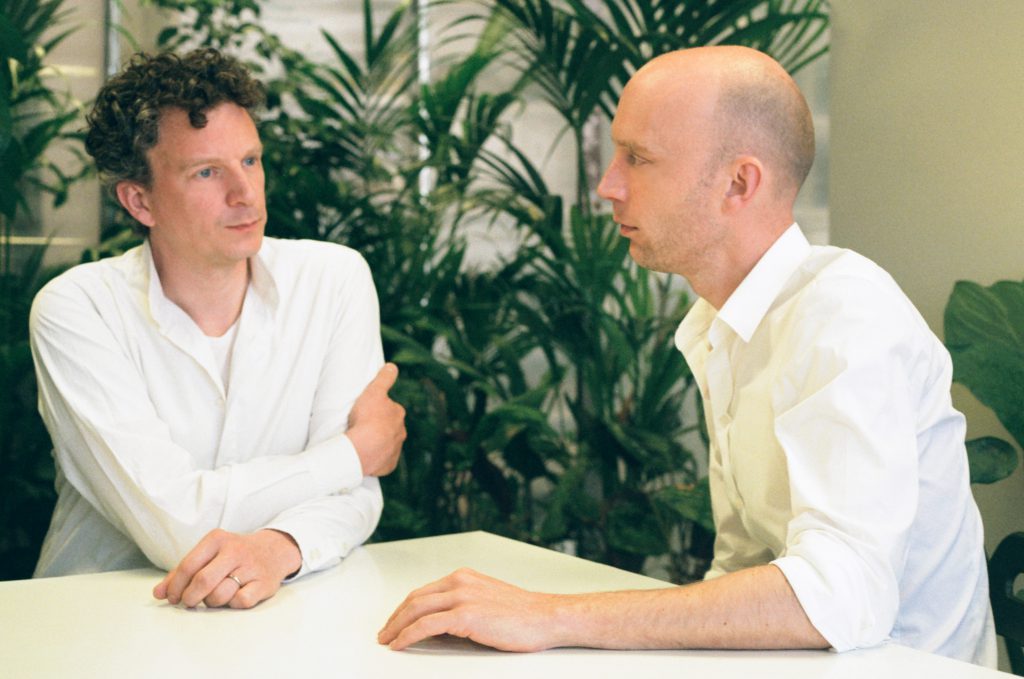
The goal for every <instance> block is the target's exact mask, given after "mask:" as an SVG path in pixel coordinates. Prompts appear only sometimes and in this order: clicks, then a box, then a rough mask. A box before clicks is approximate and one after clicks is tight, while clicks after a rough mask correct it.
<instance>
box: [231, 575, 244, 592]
mask: <svg viewBox="0 0 1024 679" xmlns="http://www.w3.org/2000/svg"><path fill="white" fill-rule="evenodd" d="M228 578H230V579H231V580H234V581H235V584H236V585H238V589H242V587H243V586H244V585H242V581H241V580H239V579H238V576H237V575H235V574H234V573H229V574H228Z"/></svg>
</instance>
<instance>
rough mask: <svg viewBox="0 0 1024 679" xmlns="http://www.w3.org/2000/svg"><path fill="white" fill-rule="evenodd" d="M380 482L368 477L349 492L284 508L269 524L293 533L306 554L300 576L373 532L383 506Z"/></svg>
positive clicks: (333, 559)
mask: <svg viewBox="0 0 1024 679" xmlns="http://www.w3.org/2000/svg"><path fill="white" fill-rule="evenodd" d="M383 504H384V501H383V496H382V495H381V491H380V482H379V481H378V480H377V479H376V478H372V477H368V478H366V479H364V480H363V483H362V484H361V485H360V486H359V487H357V488H355V489H353V490H352V491H350V492H348V493H343V494H339V495H332V496H330V497H325V498H318V499H316V500H313V501H310V502H306V503H303V504H302V505H299V506H297V507H293V508H291V509H289V510H287V511H285V512H282V513H281V514H280V515H279V516H277V517H276V518H275V519H274V520H273V521H271V522H269V523H268V524H267V527H268V528H271V529H274V530H278V531H281V532H284V533H287V534H288V535H290V536H291V537H292V538H293V539H294V540H295V541H296V543H297V544H298V547H299V551H300V552H301V556H302V563H301V570H299V572H298V573H295V575H296V577H298V576H302V575H305V574H307V573H311V572H314V571H319V570H323V569H325V568H330V567H331V566H333V565H334V564H336V563H338V561H339V560H340V559H343V558H344V557H346V556H347V555H348V553H349V552H351V551H352V550H353V549H354V548H356V547H358V546H359V545H361V544H362V543H363V542H365V541H366V539H367V538H369V537H370V535H371V534H372V533H373V531H374V529H375V528H376V527H377V522H378V521H379V520H380V515H381V510H382V509H383Z"/></svg>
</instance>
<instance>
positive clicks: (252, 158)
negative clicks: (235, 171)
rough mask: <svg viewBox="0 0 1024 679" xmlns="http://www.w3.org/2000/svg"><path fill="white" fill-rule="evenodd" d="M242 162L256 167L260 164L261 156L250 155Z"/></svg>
mask: <svg viewBox="0 0 1024 679" xmlns="http://www.w3.org/2000/svg"><path fill="white" fill-rule="evenodd" d="M242 163H243V164H245V165H246V166H248V167H256V166H257V165H259V164H260V159H259V156H249V157H248V158H246V159H245V160H243V161H242Z"/></svg>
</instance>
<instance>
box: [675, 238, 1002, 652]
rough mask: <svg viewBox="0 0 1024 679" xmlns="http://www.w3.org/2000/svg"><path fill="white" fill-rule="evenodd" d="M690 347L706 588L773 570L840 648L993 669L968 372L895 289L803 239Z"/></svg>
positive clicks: (747, 282)
mask: <svg viewBox="0 0 1024 679" xmlns="http://www.w3.org/2000/svg"><path fill="white" fill-rule="evenodd" d="M676 345H677V346H678V347H679V349H680V351H682V352H683V354H684V355H685V356H686V359H687V362H688V363H689V365H690V367H691V369H692V370H693V373H694V376H695V378H696V381H697V384H698V385H699V388H700V391H701V395H702V397H703V401H704V404H705V416H706V419H707V424H708V431H709V434H710V439H711V459H710V468H709V474H710V484H711V496H712V506H713V511H714V517H715V525H716V528H717V531H718V532H717V538H716V542H715V558H714V561H713V563H712V566H711V570H710V571H709V573H708V575H707V577H709V578H713V577H717V576H719V575H722V574H724V573H728V572H732V571H736V570H739V569H742V568H746V567H749V566H753V565H758V564H764V563H769V562H772V563H774V564H776V565H777V566H778V567H779V568H780V569H781V570H782V572H783V573H784V574H785V576H786V578H787V580H788V581H789V583H790V585H791V586H792V588H793V590H794V592H795V593H796V596H797V598H798V599H799V601H800V603H801V605H802V607H803V609H804V611H805V612H806V613H807V615H808V617H809V618H810V621H811V623H812V624H813V625H814V626H815V628H816V629H817V630H818V631H819V632H820V633H821V635H822V636H824V637H825V639H826V640H828V642H829V643H830V644H831V645H832V646H833V647H834V648H835V649H837V650H839V651H843V650H847V649H852V648H858V647H864V646H872V645H875V644H878V643H881V642H883V641H885V640H887V639H891V640H892V641H894V642H896V643H900V644H904V645H907V646H911V647H914V648H918V649H922V650H925V651H930V652H934V653H939V654H941V655H946V656H950V657H953V658H958V659H960V660H966V661H969V662H974V663H979V664H983V665H988V666H993V667H994V666H995V662H996V652H995V633H994V630H993V626H992V614H991V608H990V605H989V600H988V579H987V571H986V561H985V553H984V549H983V541H982V524H981V518H980V515H979V513H978V509H977V507H976V505H975V503H974V499H973V497H972V495H971V489H970V484H969V476H968V468H967V457H966V451H965V447H964V435H965V422H964V418H963V416H962V415H961V414H960V413H959V412H957V411H956V410H954V409H953V407H952V403H951V399H950V382H951V378H952V365H951V362H950V358H949V354H948V352H947V351H946V349H945V347H943V346H942V343H941V342H940V341H939V340H938V338H936V337H935V335H934V334H933V333H932V332H931V330H929V328H928V326H927V324H926V323H925V321H924V319H922V318H921V316H920V314H919V313H918V312H917V310H916V309H915V308H914V307H913V305H912V304H911V302H910V301H909V300H908V299H907V298H906V296H905V295H904V294H903V292H902V291H901V290H900V289H899V287H898V286H897V285H896V283H895V282H894V281H893V280H892V278H891V277H890V276H889V275H888V274H886V273H885V272H884V271H882V270H881V269H880V268H879V267H878V266H876V265H875V264H873V263H872V262H870V261H869V260H867V259H865V258H864V257H861V256H860V255H857V254H856V253H853V252H850V251H848V250H842V249H839V248H835V247H815V246H811V245H810V244H809V243H808V242H807V240H806V239H805V238H804V236H803V234H802V233H801V232H800V230H799V227H797V225H795V224H794V225H792V226H791V227H790V228H789V230H788V231H786V232H785V233H784V234H783V235H782V236H781V237H780V238H779V240H778V241H777V242H776V243H775V244H774V245H773V246H772V247H771V248H770V249H769V250H768V252H767V253H766V254H765V255H764V256H763V257H762V259H761V260H760V261H759V262H758V264H757V265H756V266H755V267H754V269H753V270H752V271H751V272H750V274H749V275H748V276H747V277H746V278H745V279H744V281H743V282H742V283H741V284H740V286H739V287H738V288H737V289H736V291H735V292H734V293H733V294H732V295H731V296H730V297H729V299H728V300H727V301H726V303H725V304H724V305H723V307H722V309H721V310H720V311H718V312H716V311H715V309H714V308H713V307H712V306H711V305H710V304H708V303H707V302H706V301H704V300H698V301H697V302H696V304H695V305H694V307H693V308H692V309H691V310H690V312H689V314H688V315H687V316H686V318H685V319H684V320H683V322H682V324H681V325H680V327H679V329H678V331H677V333H676Z"/></svg>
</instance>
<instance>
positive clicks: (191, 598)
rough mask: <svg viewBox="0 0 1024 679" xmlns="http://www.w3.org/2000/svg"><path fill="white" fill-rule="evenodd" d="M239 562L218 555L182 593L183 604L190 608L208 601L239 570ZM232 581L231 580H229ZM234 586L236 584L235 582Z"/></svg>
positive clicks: (195, 576)
mask: <svg viewBox="0 0 1024 679" xmlns="http://www.w3.org/2000/svg"><path fill="white" fill-rule="evenodd" d="M238 565H239V564H238V562H237V561H236V560H234V559H228V558H227V557H224V556H220V555H218V556H217V557H215V558H214V559H213V560H212V561H210V562H209V563H208V564H206V565H205V566H203V567H202V568H201V569H199V572H197V573H196V574H195V575H193V576H192V579H191V580H190V581H189V583H188V586H187V587H185V590H184V591H183V592H182V593H181V603H183V604H185V605H186V606H188V607H189V608H194V607H195V606H198V605H199V602H201V601H203V600H204V599H206V597H208V596H210V594H211V593H212V592H213V590H215V589H216V588H217V587H219V586H220V585H221V583H222V582H223V581H224V580H225V579H226V578H227V577H228V574H229V573H233V572H234V571H235V569H237V568H238ZM229 581H230V580H229ZM230 582H232V584H235V583H234V582H233V581H230Z"/></svg>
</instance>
